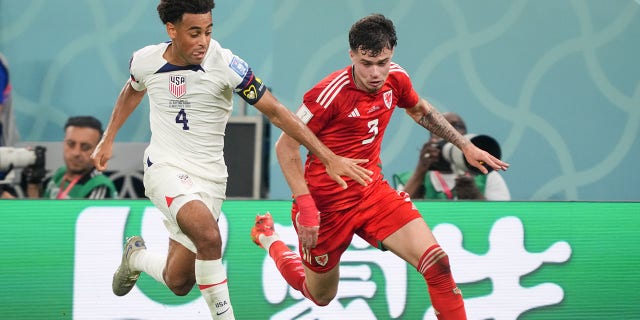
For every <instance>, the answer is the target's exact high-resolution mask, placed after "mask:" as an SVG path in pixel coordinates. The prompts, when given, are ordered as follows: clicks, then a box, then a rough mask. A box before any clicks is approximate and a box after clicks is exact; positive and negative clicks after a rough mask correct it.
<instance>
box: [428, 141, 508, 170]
mask: <svg viewBox="0 0 640 320" xmlns="http://www.w3.org/2000/svg"><path fill="white" fill-rule="evenodd" d="M465 137H467V138H468V139H469V140H471V143H473V144H474V145H475V146H476V147H478V148H480V149H482V150H484V151H486V152H488V153H489V154H491V155H492V156H494V157H496V158H498V159H500V157H501V156H502V150H501V149H500V145H499V144H498V142H497V141H496V140H495V139H493V138H492V137H490V136H487V135H482V134H467V135H465ZM438 148H439V149H440V158H441V160H443V161H446V162H448V163H449V164H450V165H451V169H452V170H453V171H454V172H456V173H458V174H463V173H465V172H468V171H471V172H472V173H473V174H481V172H480V170H478V168H476V167H474V166H472V165H470V164H469V162H467V159H466V158H465V157H464V153H462V150H460V149H458V147H456V146H454V145H453V144H452V143H451V142H446V141H442V142H441V143H439V144H438ZM484 167H485V168H487V170H489V172H490V171H492V170H493V168H491V167H490V166H488V165H486V164H485V165H484Z"/></svg>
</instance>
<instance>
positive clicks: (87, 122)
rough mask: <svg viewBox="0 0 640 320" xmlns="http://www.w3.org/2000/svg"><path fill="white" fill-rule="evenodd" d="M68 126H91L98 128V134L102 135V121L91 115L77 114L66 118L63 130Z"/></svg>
mask: <svg viewBox="0 0 640 320" xmlns="http://www.w3.org/2000/svg"><path fill="white" fill-rule="evenodd" d="M68 127H80V128H92V129H96V130H98V132H100V136H101V137H102V133H103V131H102V123H101V122H100V120H98V119H96V118H94V117H92V116H77V117H70V118H69V119H68V120H67V123H66V124H65V125H64V130H67V128H68Z"/></svg>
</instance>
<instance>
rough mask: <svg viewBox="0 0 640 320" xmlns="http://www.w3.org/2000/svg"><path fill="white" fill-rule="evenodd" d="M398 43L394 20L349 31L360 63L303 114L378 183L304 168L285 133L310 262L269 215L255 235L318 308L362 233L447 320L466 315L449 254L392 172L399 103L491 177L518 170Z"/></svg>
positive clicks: (367, 22) (322, 86)
mask: <svg viewBox="0 0 640 320" xmlns="http://www.w3.org/2000/svg"><path fill="white" fill-rule="evenodd" d="M396 42H397V38H396V33H395V28H394V25H393V22H392V21H390V20H389V19H387V18H385V17H384V16H383V15H380V14H373V15H370V16H367V17H365V18H363V19H361V20H359V21H358V22H356V23H355V24H354V25H353V26H352V27H351V30H350V32H349V45H350V49H351V50H350V51H349V55H350V57H351V61H352V63H353V64H352V65H351V66H348V67H346V68H344V69H342V70H338V71H336V72H334V73H332V74H330V75H329V76H328V77H326V78H325V79H323V80H322V81H320V82H319V83H318V84H317V85H316V86H314V87H313V88H312V89H311V90H309V91H308V92H307V93H306V94H305V96H304V100H303V104H302V105H301V106H300V109H299V110H298V112H297V115H298V117H300V119H301V120H302V121H303V122H305V123H306V124H307V126H308V127H309V128H310V129H311V130H312V131H313V132H314V133H315V134H316V136H317V137H318V138H319V139H320V140H321V141H322V142H323V143H324V144H325V145H327V146H328V147H329V148H330V149H331V150H332V151H333V152H335V153H336V154H338V155H341V156H344V157H350V158H358V159H368V160H369V161H368V162H366V163H364V164H361V165H362V166H364V167H365V168H366V169H368V170H371V171H373V175H372V176H371V178H372V179H373V181H372V182H371V183H369V184H368V185H366V186H365V185H360V184H358V183H357V182H355V181H352V180H348V187H347V188H346V189H342V188H341V187H340V186H337V185H336V184H335V182H333V181H332V180H331V178H330V177H329V176H328V175H327V174H326V171H325V169H324V165H323V164H322V163H321V162H320V161H319V160H318V159H317V158H316V157H315V156H314V155H313V154H309V155H308V156H307V160H306V163H305V165H304V170H303V168H302V166H301V159H300V153H299V148H300V143H298V142H296V141H295V140H294V139H292V138H291V137H289V136H287V135H286V134H283V135H281V136H280V138H279V140H278V142H277V143H276V153H277V156H278V161H279V163H280V166H281V168H282V171H283V172H284V175H285V179H286V180H287V183H288V184H289V186H290V188H291V190H292V192H293V195H294V199H295V201H294V203H293V206H292V210H291V218H292V220H293V222H294V226H295V228H296V230H297V232H298V239H299V242H300V256H298V255H296V254H295V253H293V252H292V251H291V250H290V249H289V248H288V247H287V245H286V244H285V243H284V242H282V241H281V240H280V239H279V236H278V234H277V233H275V230H274V229H273V219H272V217H271V215H270V214H269V213H266V214H264V215H258V216H257V217H256V223H255V226H254V227H253V229H252V232H251V235H252V238H253V240H254V242H256V244H258V245H259V246H261V247H263V248H265V249H266V250H267V251H268V252H269V255H270V256H271V257H272V258H273V260H274V261H275V262H276V266H277V268H278V270H279V271H280V273H281V274H282V275H283V277H284V278H285V279H286V281H287V283H289V284H290V285H291V286H292V287H293V288H295V289H297V290H299V291H301V292H302V293H303V295H304V296H305V297H307V298H308V299H310V300H311V301H313V302H314V303H316V304H317V305H320V306H323V305H327V304H329V303H330V302H331V300H333V299H334V298H335V296H336V293H337V291H338V282H339V268H337V266H338V265H339V262H340V257H341V255H342V254H343V253H344V252H345V250H346V249H347V247H348V246H349V244H350V243H351V240H352V237H353V235H354V234H356V235H358V236H360V237H361V238H363V239H364V240H366V241H367V242H369V243H370V244H371V245H372V246H375V247H377V248H380V249H383V250H389V251H391V252H393V253H394V254H396V255H397V256H399V257H400V258H402V259H403V260H405V261H406V262H407V263H409V264H411V265H412V266H413V267H415V268H416V269H417V271H418V272H419V273H420V274H422V275H423V277H424V278H425V280H426V283H427V286H428V290H429V295H430V298H431V303H432V305H433V308H434V309H435V310H436V315H437V316H438V318H439V319H466V314H465V310H464V301H463V299H462V294H461V292H460V290H459V289H458V288H457V286H456V284H455V282H454V280H453V277H452V275H451V270H450V266H449V259H448V257H447V254H446V253H445V252H444V251H443V250H442V249H441V248H440V246H439V245H438V243H437V241H436V239H435V238H434V236H433V234H432V232H431V230H430V229H429V227H428V226H427V224H426V222H425V221H424V219H423V218H422V215H421V214H420V212H418V211H417V210H416V208H415V206H414V205H413V204H412V203H411V200H410V199H409V197H408V196H406V194H404V193H398V192H396V191H395V190H394V189H393V188H392V187H391V186H390V185H389V184H388V183H387V181H386V180H384V177H383V176H382V173H381V171H382V169H381V161H380V148H381V142H382V137H383V135H384V132H385V130H386V128H387V125H388V124H389V120H390V118H391V114H392V112H393V110H394V109H395V108H396V107H399V108H402V109H404V110H405V111H406V113H407V114H408V115H409V116H410V117H411V118H413V119H414V120H415V121H416V122H417V123H418V124H419V125H421V126H423V127H424V128H426V129H428V130H429V131H431V132H433V133H434V134H436V135H438V136H440V137H443V138H444V139H445V140H447V141H449V142H451V143H453V144H454V145H455V146H456V147H458V148H460V149H461V150H462V151H463V152H464V155H465V157H466V159H467V161H468V162H469V163H470V164H471V165H473V166H475V167H477V168H478V169H480V170H481V171H482V172H483V173H485V174H486V173H487V171H488V170H487V168H485V167H484V165H488V166H490V167H492V168H493V169H496V170H499V169H501V170H506V169H507V168H508V166H509V165H508V164H507V163H505V162H502V161H500V160H499V159H497V158H495V157H493V156H491V155H490V154H489V153H487V152H485V151H483V150H481V149H479V148H477V147H476V146H474V145H473V144H472V143H471V142H470V141H469V139H467V138H465V137H464V136H462V135H461V134H460V133H459V132H458V131H457V130H456V129H454V128H453V127H452V126H451V125H450V124H449V122H448V121H447V120H446V119H445V118H444V117H443V116H442V115H441V114H440V113H439V112H438V111H437V110H436V109H435V108H434V107H433V106H432V105H431V104H429V102H427V101H426V100H425V99H423V98H421V97H420V96H419V95H418V94H417V93H416V91H415V90H414V88H413V85H412V83H411V80H410V78H409V76H408V74H407V72H406V71H405V70H404V69H403V68H402V67H400V66H399V65H397V64H395V63H393V62H392V57H393V53H394V49H395V46H396Z"/></svg>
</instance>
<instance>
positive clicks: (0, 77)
mask: <svg viewBox="0 0 640 320" xmlns="http://www.w3.org/2000/svg"><path fill="white" fill-rule="evenodd" d="M17 140H18V131H17V129H16V125H15V121H14V119H13V109H12V108H11V83H10V82H9V64H8V63H7V60H6V59H5V57H4V56H3V55H2V53H1V52H0V147H3V146H13V144H14V143H16V142H17ZM8 173H9V171H0V198H10V197H13V196H15V194H16V192H15V190H14V189H13V187H11V184H9V183H5V182H9V180H13V179H12V176H7V174H8Z"/></svg>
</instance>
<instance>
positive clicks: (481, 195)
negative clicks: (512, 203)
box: [394, 112, 511, 200]
mask: <svg viewBox="0 0 640 320" xmlns="http://www.w3.org/2000/svg"><path fill="white" fill-rule="evenodd" d="M443 116H444V117H445V119H447V121H449V123H451V125H452V126H453V127H454V128H455V129H456V130H458V132H460V133H461V134H463V135H466V134H467V126H466V124H465V122H464V121H463V120H462V118H461V117H460V116H459V115H458V114H455V113H452V112H447V113H444V114H443ZM443 146H444V141H443V140H442V139H441V138H440V137H438V136H435V135H431V137H430V139H429V141H427V143H425V144H424V145H423V146H422V149H421V150H420V157H419V159H418V164H417V165H416V169H415V170H414V171H413V172H403V173H400V174H397V175H394V182H395V183H396V188H397V189H398V190H402V191H405V192H407V193H408V194H409V196H410V197H411V198H412V199H442V200H445V199H449V200H456V199H465V200H511V195H510V193H509V188H508V187H507V184H506V182H505V181H504V179H503V178H502V176H501V175H500V173H498V172H497V171H495V170H493V171H490V172H489V173H488V174H486V175H483V174H475V173H473V172H470V171H467V172H465V173H464V174H458V173H456V172H454V170H453V168H452V164H451V163H449V162H448V161H447V160H446V159H444V157H442V148H443Z"/></svg>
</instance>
